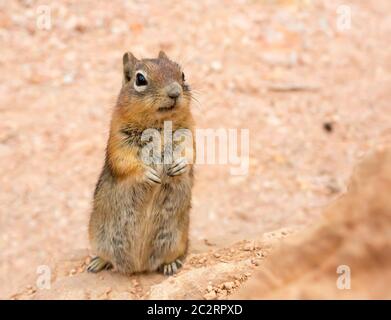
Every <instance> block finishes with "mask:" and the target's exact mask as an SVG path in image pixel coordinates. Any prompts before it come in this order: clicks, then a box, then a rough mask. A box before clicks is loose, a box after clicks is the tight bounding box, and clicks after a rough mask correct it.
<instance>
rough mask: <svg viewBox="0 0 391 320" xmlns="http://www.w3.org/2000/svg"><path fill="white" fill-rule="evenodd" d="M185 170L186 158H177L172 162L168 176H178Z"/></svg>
mask: <svg viewBox="0 0 391 320" xmlns="http://www.w3.org/2000/svg"><path fill="white" fill-rule="evenodd" d="M186 168H187V159H186V158H178V159H176V160H175V161H174V163H173V164H172V166H171V167H170V169H168V172H167V173H168V175H169V176H178V175H180V174H182V173H185V172H186Z"/></svg>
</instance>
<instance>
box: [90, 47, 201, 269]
mask: <svg viewBox="0 0 391 320" xmlns="http://www.w3.org/2000/svg"><path fill="white" fill-rule="evenodd" d="M190 102H191V92H190V88H189V86H188V85H187V83H186V81H185V75H184V73H183V72H182V70H181V67H180V66H179V65H178V64H177V63H175V62H173V61H171V60H170V59H169V58H168V57H167V55H166V54H165V53H164V52H162V51H161V52H160V53H159V56H158V58H157V59H141V60H138V59H136V58H135V57H134V56H133V54H131V53H130V52H127V53H125V54H124V56H123V85H122V89H121V91H120V94H119V97H118V100H117V104H116V106H115V108H114V111H113V115H112V120H111V127H110V135H109V139H108V145H107V149H106V159H105V164H104V166H103V170H102V172H101V175H100V177H99V180H98V182H97V185H96V188H95V192H94V201H93V210H92V213H91V217H90V223H89V237H90V242H91V246H92V249H93V251H95V253H96V254H97V256H96V257H95V258H93V259H92V261H91V263H90V264H89V266H88V269H87V270H88V271H90V272H98V271H100V270H102V269H108V268H111V267H112V266H114V267H115V268H116V269H117V270H118V271H119V272H121V273H125V274H130V273H134V272H142V271H155V270H161V271H163V272H164V274H166V275H171V274H173V273H175V272H176V271H177V270H178V268H179V267H181V265H182V260H181V259H182V258H183V257H184V255H185V254H186V251H187V246H188V228H189V211H190V207H191V189H192V185H193V165H192V163H193V161H192V160H193V159H194V156H193V154H192V152H193V151H194V147H195V144H194V142H192V143H191V146H186V147H187V148H190V149H191V151H192V152H190V153H186V154H190V155H191V157H190V158H189V156H187V157H177V158H175V157H174V158H173V159H172V161H170V163H166V162H164V163H157V162H156V161H153V162H152V163H150V164H149V165H147V164H145V162H144V161H143V159H142V157H141V152H142V149H143V147H144V146H145V142H143V141H142V139H141V137H142V133H143V132H144V131H145V130H147V129H150V128H152V129H154V130H158V132H159V133H160V134H161V135H163V128H164V124H165V123H166V122H167V121H171V124H172V130H173V131H175V130H177V129H186V130H188V131H189V132H191V133H193V117H192V115H191V111H190ZM171 147H172V146H171ZM164 148H165V146H164ZM164 150H165V149H164ZM163 153H164V152H163ZM165 155H166V154H165V153H164V156H165Z"/></svg>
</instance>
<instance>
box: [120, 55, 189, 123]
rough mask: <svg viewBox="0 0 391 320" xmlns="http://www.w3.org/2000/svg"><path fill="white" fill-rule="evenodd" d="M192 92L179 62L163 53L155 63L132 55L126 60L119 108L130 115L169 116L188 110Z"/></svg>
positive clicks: (124, 58) (126, 57) (154, 60)
mask: <svg viewBox="0 0 391 320" xmlns="http://www.w3.org/2000/svg"><path fill="white" fill-rule="evenodd" d="M190 100H191V93H190V88H189V86H188V85H187V84H186V79H185V74H184V73H183V71H182V69H181V67H180V66H179V64H177V63H176V62H174V61H172V60H170V59H169V58H168V57H167V55H166V54H165V53H164V52H163V51H160V52H159V55H158V57H157V58H156V59H141V60H138V59H137V58H136V57H135V56H134V55H133V54H132V53H130V52H126V53H125V54H124V56H123V83H122V89H121V93H120V96H119V100H118V102H119V103H118V104H119V106H120V107H121V108H125V109H127V111H128V112H130V113H138V114H140V115H141V114H143V115H144V116H145V117H151V116H152V115H157V116H159V115H164V117H165V116H168V115H169V114H170V113H173V112H176V111H178V112H180V110H181V109H182V111H183V109H188V108H189V105H190Z"/></svg>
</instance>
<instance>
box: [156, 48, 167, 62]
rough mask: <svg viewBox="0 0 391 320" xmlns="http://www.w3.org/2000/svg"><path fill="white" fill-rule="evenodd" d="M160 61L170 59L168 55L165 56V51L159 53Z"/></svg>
mask: <svg viewBox="0 0 391 320" xmlns="http://www.w3.org/2000/svg"><path fill="white" fill-rule="evenodd" d="M158 58H159V59H167V60H169V59H168V57H167V55H166V54H165V52H164V51H163V50H160V51H159V56H158Z"/></svg>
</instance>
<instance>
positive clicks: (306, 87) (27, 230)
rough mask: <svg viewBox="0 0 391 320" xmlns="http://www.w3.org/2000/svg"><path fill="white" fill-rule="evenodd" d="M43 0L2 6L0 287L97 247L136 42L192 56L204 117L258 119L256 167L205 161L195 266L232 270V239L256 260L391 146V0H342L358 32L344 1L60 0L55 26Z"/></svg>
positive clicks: (5, 292) (144, 49) (9, 287)
mask: <svg viewBox="0 0 391 320" xmlns="http://www.w3.org/2000/svg"><path fill="white" fill-rule="evenodd" d="M39 4H41V2H40V1H7V2H5V1H4V2H0V48H1V53H0V115H1V121H0V186H1V187H0V188H1V189H0V204H1V205H0V219H1V220H0V223H1V224H0V237H1V238H0V255H1V256H0V259H1V260H0V263H1V269H0V282H1V283H2V285H1V287H0V297H9V296H10V295H11V294H14V293H15V292H17V290H19V289H18V288H20V287H23V286H24V285H25V283H27V279H30V280H31V278H35V277H37V273H36V271H37V266H39V265H51V261H52V260H53V259H54V260H57V261H58V260H60V259H62V258H63V257H64V256H66V255H67V254H68V253H69V252H81V256H86V255H88V253H87V252H86V251H84V250H85V248H88V239H87V221H88V216H89V212H90V206H91V197H92V191H93V188H94V184H95V182H96V180H97V176H98V174H99V171H100V169H101V166H102V164H103V158H104V149H105V144H106V139H107V133H108V125H109V120H110V113H111V109H112V107H113V105H114V103H115V100H116V97H117V94H118V92H119V89H120V86H121V72H122V71H121V67H122V66H121V57H122V54H123V53H124V52H125V51H128V50H131V51H132V52H133V53H134V54H135V55H136V56H137V57H152V56H155V55H157V53H158V51H159V49H164V50H165V51H166V52H167V53H168V55H169V56H170V57H171V58H173V59H174V60H177V61H178V62H180V63H181V64H182V66H183V68H184V70H185V72H186V77H187V79H188V81H189V82H190V83H191V84H192V87H193V88H194V95H195V97H196V98H197V99H198V100H199V103H194V105H193V112H194V116H195V119H196V122H197V127H199V128H239V129H240V128H242V129H249V130H250V167H249V173H248V174H247V175H244V176H232V175H231V174H230V166H229V165H199V166H197V168H196V184H195V188H194V202H193V209H192V213H191V219H192V220H191V231H190V233H191V234H190V238H191V241H192V249H191V253H192V254H195V255H196V256H195V259H196V260H197V261H196V262H194V263H189V264H188V266H187V267H186V268H190V269H191V268H192V267H193V266H194V265H197V263H198V265H201V266H202V265H203V264H205V263H206V262H207V260H205V261H204V260H202V258H200V257H202V254H203V252H208V250H209V249H210V247H212V248H213V250H214V251H219V250H222V251H221V253H220V254H221V255H223V257H222V258H224V257H226V258H227V259H226V261H228V266H229V258H228V257H229V254H228V253H227V252H230V250H231V249H232V252H231V256H232V257H233V258H232V259H235V261H241V260H245V259H252V258H254V257H255V256H256V253H257V250H255V249H254V250H251V254H248V255H247V256H245V257H244V256H242V254H239V253H238V252H242V251H241V250H236V249H235V248H237V247H236V246H246V245H247V244H248V243H249V242H250V243H251V240H252V239H254V238H257V239H261V238H262V237H263V236H264V234H265V233H268V232H273V231H275V230H281V228H285V229H286V230H298V229H302V228H303V227H305V226H307V225H310V224H312V223H314V222H315V221H317V219H319V216H320V212H321V210H322V208H323V207H324V206H326V205H327V204H329V203H330V202H331V201H332V200H333V199H334V198H335V197H337V196H338V195H339V194H341V193H342V192H344V190H345V186H346V180H347V178H348V177H349V176H350V173H351V170H352V167H353V164H354V163H356V162H357V161H358V160H359V159H361V158H362V157H363V156H364V155H365V154H366V153H368V152H370V151H371V150H373V149H375V148H377V147H379V146H383V145H387V144H389V143H390V142H391V112H390V110H391V109H390V108H391V107H390V105H389V103H390V102H389V101H390V100H391V90H390V89H391V52H390V49H389V45H388V43H389V42H390V40H391V20H390V17H389V12H391V2H390V1H388V0H371V1H359V0H355V1H352V0H350V1H344V2H343V4H344V5H348V6H349V8H350V9H351V28H350V29H347V30H345V29H342V30H341V29H340V28H338V24H337V22H338V19H339V16H338V13H337V11H338V6H339V5H340V4H341V2H340V1H334V0H333V1H316V3H315V2H312V1H294V0H291V1H288V0H285V1H282V0H281V1H272V0H270V1H260V0H259V1H256V0H252V1H244V0H241V1H239V0H238V1H208V0H201V1H183V2H179V1H169V0H163V1H159V2H156V1H150V2H148V3H147V2H141V1H126V2H125V1H110V2H103V1H102V2H101V1H96V2H95V1H61V2H59V1H49V2H48V1H47V2H45V4H49V6H50V9H51V20H52V21H51V22H52V27H51V29H50V30H40V29H38V28H37V27H36V18H37V12H36V10H37V7H38V6H39ZM294 89H296V90H294ZM330 127H331V130H326V129H327V128H328V129H330ZM283 230H284V229H283ZM227 248H228V249H227ZM80 250H81V251H80ZM227 250H228V251H227ZM259 250H260V252H258V253H259V254H262V252H261V251H262V249H259ZM244 251H246V250H244ZM263 251H264V250H263ZM264 254H267V252H266V251H265V252H264ZM251 255H254V257H253V256H251ZM220 258H221V257H219V259H220ZM223 260H224V259H223ZM81 271H83V269H81ZM239 273H240V272H239ZM243 274H244V277H245V276H246V275H245V272H244V273H243ZM86 276H87V275H86ZM179 276H180V275H179ZM199 276H201V277H202V275H198V277H199ZM140 277H141V280H140ZM140 277H139V278H138V280H140V281H141V282H142V281H144V278H143V276H140ZM145 279H147V280H145V281H147V282H148V281H151V282H153V283H155V284H156V283H159V282H160V281H162V280H161V277H160V276H157V275H150V276H145ZM241 280H242V279H241V278H240V279H237V281H239V282H240V281H241ZM136 296H137V297H138V296H140V297H141V296H142V294H139V295H136ZM83 297H84V298H85V296H83Z"/></svg>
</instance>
